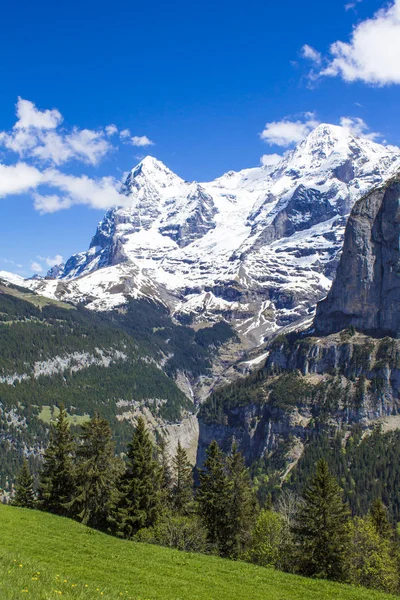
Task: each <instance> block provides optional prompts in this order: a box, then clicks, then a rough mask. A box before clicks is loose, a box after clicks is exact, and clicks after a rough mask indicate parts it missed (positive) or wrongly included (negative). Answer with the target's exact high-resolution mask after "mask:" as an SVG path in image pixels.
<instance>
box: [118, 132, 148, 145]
mask: <svg viewBox="0 0 400 600" xmlns="http://www.w3.org/2000/svg"><path fill="white" fill-rule="evenodd" d="M119 137H120V138H121V140H122V141H123V142H124V144H131V145H132V146H139V147H144V146H154V142H152V141H151V140H150V139H149V138H148V137H147V135H131V132H130V129H123V130H122V131H120V133H119Z"/></svg>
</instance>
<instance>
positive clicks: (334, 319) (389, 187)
mask: <svg viewBox="0 0 400 600" xmlns="http://www.w3.org/2000/svg"><path fill="white" fill-rule="evenodd" d="M399 243H400V178H399V177H398V176H397V177H396V178H394V179H392V180H390V181H389V182H388V183H386V185H384V186H383V187H380V188H378V189H376V190H375V191H373V192H371V193H370V194H368V195H367V196H366V197H364V198H362V199H361V200H359V201H358V202H357V203H356V205H355V206H354V208H353V210H352V213H351V215H350V218H349V220H348V223H347V227H346V232H345V239H344V246H343V252H342V256H341V259H340V262H339V266H338V269H337V273H336V278H335V281H334V283H333V285H332V288H331V290H330V292H329V293H328V296H327V298H326V299H325V300H323V301H321V302H320V303H319V304H318V306H317V312H316V317H315V321H314V326H315V329H316V331H317V332H319V333H322V334H329V333H332V332H335V331H340V330H342V329H345V328H347V327H350V326H353V327H355V328H356V329H358V330H361V331H366V332H370V333H371V334H375V335H390V336H392V337H399V335H400V246H399Z"/></svg>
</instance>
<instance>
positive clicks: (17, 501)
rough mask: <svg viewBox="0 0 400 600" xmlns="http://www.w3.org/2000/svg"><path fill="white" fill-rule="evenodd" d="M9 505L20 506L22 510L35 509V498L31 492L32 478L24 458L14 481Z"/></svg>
mask: <svg viewBox="0 0 400 600" xmlns="http://www.w3.org/2000/svg"><path fill="white" fill-rule="evenodd" d="M11 504H12V505H13V506H21V507H22V508H35V507H36V497H35V492H34V490H33V476H32V474H31V472H30V469H29V464H28V461H27V460H26V458H25V459H24V462H23V463H22V468H21V470H20V472H19V475H18V478H17V481H16V489H15V496H14V498H13V500H12V502H11Z"/></svg>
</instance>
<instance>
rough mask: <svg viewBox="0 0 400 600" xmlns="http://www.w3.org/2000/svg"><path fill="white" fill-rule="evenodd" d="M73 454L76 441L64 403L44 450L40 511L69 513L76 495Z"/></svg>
mask: <svg viewBox="0 0 400 600" xmlns="http://www.w3.org/2000/svg"><path fill="white" fill-rule="evenodd" d="M74 453H75V444H74V440H73V438H72V435H71V431H70V427H69V423H68V416H67V412H66V410H65V408H64V406H62V405H61V406H60V412H59V415H58V417H57V423H56V425H55V426H53V427H52V430H51V433H50V442H49V445H48V447H47V450H46V451H45V453H44V461H43V469H42V472H41V474H40V482H39V507H40V508H41V510H45V511H48V512H51V513H54V514H56V515H62V516H68V512H69V510H68V508H67V504H68V503H69V502H70V501H71V499H72V497H73V494H74V466H73V456H74Z"/></svg>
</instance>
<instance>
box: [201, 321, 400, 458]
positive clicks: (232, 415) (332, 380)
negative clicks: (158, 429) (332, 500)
mask: <svg viewBox="0 0 400 600" xmlns="http://www.w3.org/2000/svg"><path fill="white" fill-rule="evenodd" d="M399 412H400V341H397V340H395V339H392V338H389V337H385V338H382V339H377V338H371V337H368V336H366V335H364V334H361V333H353V332H352V331H351V330H350V331H349V330H345V331H343V332H341V333H340V334H332V335H330V336H326V337H322V338H317V337H312V336H311V337H303V336H301V335H300V336H299V335H297V336H296V335H289V336H280V337H278V338H277V339H276V340H275V341H274V342H273V343H272V344H271V345H270V348H269V355H268V357H267V359H266V361H265V365H264V366H263V367H262V368H261V369H260V370H259V371H258V372H255V373H253V374H252V375H250V376H249V377H248V378H247V379H243V380H238V381H237V382H235V383H233V384H231V385H230V386H228V387H226V388H222V389H220V390H217V391H216V392H215V393H214V394H212V395H211V396H210V398H209V399H208V400H207V401H206V403H205V404H204V405H203V407H202V408H201V409H200V415H199V423H200V437H199V449H198V463H199V464H201V463H202V462H203V460H204V456H205V450H206V448H207V446H208V445H209V443H210V442H211V441H212V439H217V440H218V441H219V443H220V444H221V445H222V446H223V448H224V449H225V450H226V451H228V450H229V448H230V446H231V444H232V441H233V440H235V441H236V443H237V444H238V445H239V447H240V449H241V450H242V452H243V453H244V455H245V456H246V459H247V461H248V463H249V464H251V463H254V462H255V461H259V460H261V459H265V458H266V457H271V456H273V455H274V453H275V454H276V453H282V452H283V454H284V455H285V456H284V459H283V464H284V465H285V464H290V462H291V461H295V460H297V459H298V458H299V456H300V455H301V453H302V449H303V448H304V445H305V443H306V442H307V440H308V439H309V438H311V437H312V436H314V435H315V434H318V433H320V432H322V431H326V430H329V429H332V428H333V429H334V430H335V429H336V430H337V429H340V428H345V429H346V428H349V429H350V428H351V427H352V426H353V425H354V424H358V425H359V426H360V427H361V428H362V429H364V430H367V429H369V428H371V427H372V426H373V424H374V423H379V422H382V423H383V422H384V423H385V424H389V425H390V423H391V422H392V421H393V422H396V423H397V422H398V417H397V415H398V414H399ZM396 426H397V425H396Z"/></svg>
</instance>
